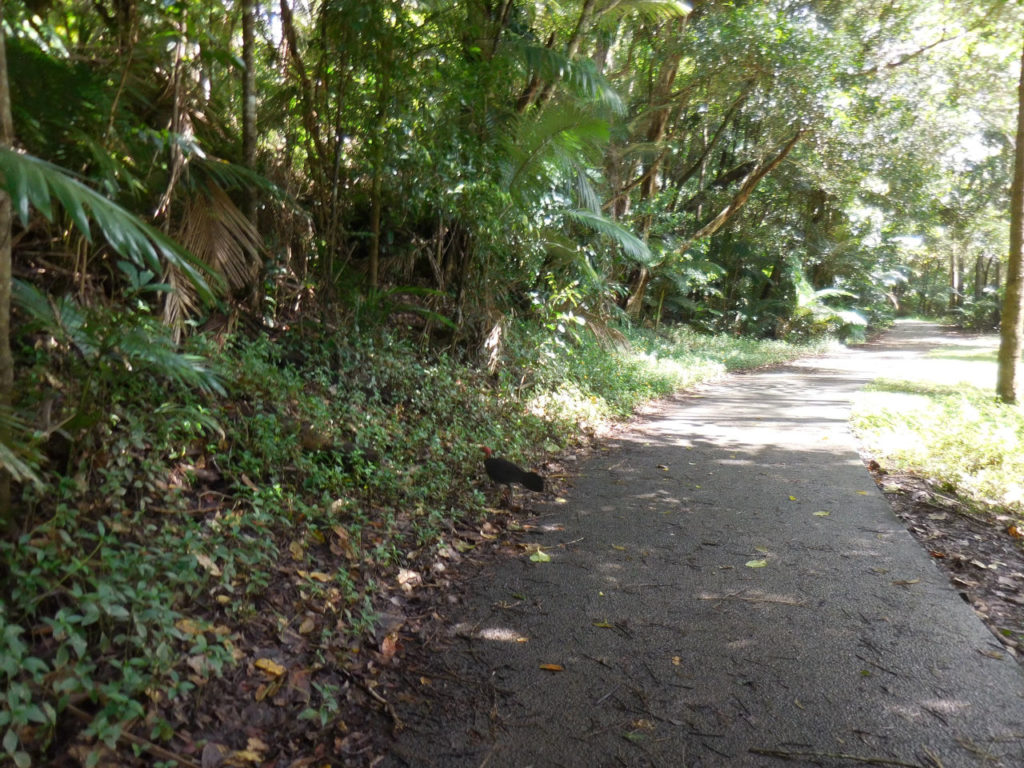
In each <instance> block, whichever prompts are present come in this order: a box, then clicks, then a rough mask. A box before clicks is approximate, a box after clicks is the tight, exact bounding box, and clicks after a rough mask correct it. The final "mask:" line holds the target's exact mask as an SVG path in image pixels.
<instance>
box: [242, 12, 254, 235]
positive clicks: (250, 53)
mask: <svg viewBox="0 0 1024 768" xmlns="http://www.w3.org/2000/svg"><path fill="white" fill-rule="evenodd" d="M255 14H256V12H255V3H254V0H242V63H243V66H244V72H243V73H242V165H244V166H245V167H246V168H248V169H249V170H250V171H254V170H256V64H255V59H256V55H255V49H256V33H255V29H254V27H255ZM245 215H246V216H247V217H248V219H249V221H251V222H255V221H256V197H255V195H254V194H253V192H252V190H251V189H249V190H246V193H245Z"/></svg>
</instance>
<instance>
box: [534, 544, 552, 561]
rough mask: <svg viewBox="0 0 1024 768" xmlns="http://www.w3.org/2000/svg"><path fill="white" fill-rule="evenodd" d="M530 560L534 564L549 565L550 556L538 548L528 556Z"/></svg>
mask: <svg viewBox="0 0 1024 768" xmlns="http://www.w3.org/2000/svg"><path fill="white" fill-rule="evenodd" d="M530 560H532V561H533V562H535V563H550V562H551V555H549V554H548V553H547V552H545V551H544V550H542V549H540V548H539V547H538V548H537V551H536V552H534V553H533V554H532V555H530Z"/></svg>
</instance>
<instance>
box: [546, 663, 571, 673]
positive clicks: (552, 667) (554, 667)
mask: <svg viewBox="0 0 1024 768" xmlns="http://www.w3.org/2000/svg"><path fill="white" fill-rule="evenodd" d="M540 668H541V669H546V670H547V671H548V672H564V671H565V667H563V666H562V665H561V664H541V665H540Z"/></svg>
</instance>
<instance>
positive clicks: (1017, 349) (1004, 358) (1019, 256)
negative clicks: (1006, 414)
mask: <svg viewBox="0 0 1024 768" xmlns="http://www.w3.org/2000/svg"><path fill="white" fill-rule="evenodd" d="M1022 268H1024V52H1022V54H1021V69H1020V82H1019V84H1018V86H1017V146H1016V149H1015V150H1014V155H1013V184H1012V185H1011V186H1010V255H1009V259H1008V260H1007V269H1006V293H1005V294H1004V295H1003V315H1002V327H1001V328H1000V333H999V336H1000V340H999V374H998V380H997V382H996V394H997V395H999V399H1001V400H1002V401H1003V402H1004V403H1016V402H1017V398H1018V397H1019V395H1020V354H1021V347H1022V339H1024V290H1022V288H1024V286H1022V285H1021V272H1022Z"/></svg>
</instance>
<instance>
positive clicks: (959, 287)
mask: <svg viewBox="0 0 1024 768" xmlns="http://www.w3.org/2000/svg"><path fill="white" fill-rule="evenodd" d="M963 291H964V270H963V260H962V259H961V258H960V253H959V251H958V250H957V246H956V245H955V244H954V245H953V247H952V248H950V249H949V309H956V308H957V307H959V306H961V305H962V304H963Z"/></svg>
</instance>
